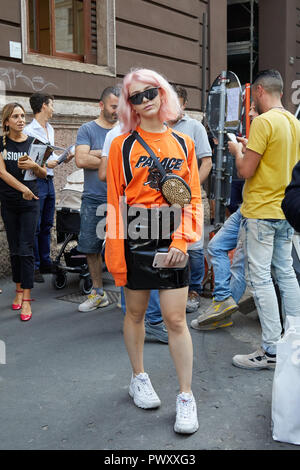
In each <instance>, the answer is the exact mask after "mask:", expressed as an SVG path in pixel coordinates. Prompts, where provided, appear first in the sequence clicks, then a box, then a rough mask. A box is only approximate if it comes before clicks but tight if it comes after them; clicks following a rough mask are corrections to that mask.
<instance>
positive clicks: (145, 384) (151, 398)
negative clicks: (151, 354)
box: [129, 372, 161, 409]
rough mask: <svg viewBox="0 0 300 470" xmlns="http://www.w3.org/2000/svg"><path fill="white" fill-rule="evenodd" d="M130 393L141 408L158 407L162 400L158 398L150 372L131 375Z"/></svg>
mask: <svg viewBox="0 0 300 470" xmlns="http://www.w3.org/2000/svg"><path fill="white" fill-rule="evenodd" d="M129 395H130V396H131V397H132V398H133V401H134V404H135V405H136V406H138V407H139V408H144V409H150V408H158V407H159V406H160V405H161V401H160V399H159V398H158V396H157V394H156V392H155V390H154V388H153V387H152V384H151V381H150V379H149V376H148V374H146V373H145V372H142V373H140V374H138V375H136V376H133V375H132V377H131V382H130V385H129Z"/></svg>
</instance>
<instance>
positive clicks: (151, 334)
mask: <svg viewBox="0 0 300 470" xmlns="http://www.w3.org/2000/svg"><path fill="white" fill-rule="evenodd" d="M145 332H146V340H147V339H155V340H157V341H160V342H161V343H165V344H168V341H169V338H168V330H167V328H166V325H165V324H164V322H163V321H162V322H160V323H156V324H154V325H153V324H152V323H150V322H149V321H148V320H145Z"/></svg>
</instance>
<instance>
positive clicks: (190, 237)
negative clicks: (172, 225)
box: [170, 140, 203, 253]
mask: <svg viewBox="0 0 300 470" xmlns="http://www.w3.org/2000/svg"><path fill="white" fill-rule="evenodd" d="M187 163H188V167H189V179H187V178H185V180H186V182H187V183H188V184H189V186H190V188H191V193H192V197H191V202H190V204H187V205H186V206H185V207H184V208H183V209H182V218H181V223H180V225H179V227H178V228H177V230H176V231H175V232H174V233H173V235H172V243H171V245H170V248H171V247H174V248H178V249H179V250H181V251H183V252H184V253H186V252H187V245H188V243H193V242H196V241H198V240H200V239H201V235H202V230H203V207H202V201H201V187H200V180H199V173H198V165H197V158H196V153H195V145H194V143H193V141H192V140H190V146H189V153H188V159H187Z"/></svg>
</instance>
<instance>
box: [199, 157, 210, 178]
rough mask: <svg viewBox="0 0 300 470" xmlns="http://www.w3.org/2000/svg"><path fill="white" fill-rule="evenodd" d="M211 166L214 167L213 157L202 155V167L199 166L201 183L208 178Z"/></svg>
mask: <svg viewBox="0 0 300 470" xmlns="http://www.w3.org/2000/svg"><path fill="white" fill-rule="evenodd" d="M211 168H212V160H211V157H202V158H201V159H200V167H199V179H200V184H203V183H204V181H205V180H206V179H207V177H208V175H209V173H210V170H211Z"/></svg>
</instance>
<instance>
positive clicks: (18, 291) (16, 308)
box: [11, 289, 23, 310]
mask: <svg viewBox="0 0 300 470" xmlns="http://www.w3.org/2000/svg"><path fill="white" fill-rule="evenodd" d="M16 292H17V294H21V293H22V292H23V291H22V290H17V289H16ZM11 308H12V309H13V310H20V309H21V308H22V304H12V306H11Z"/></svg>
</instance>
